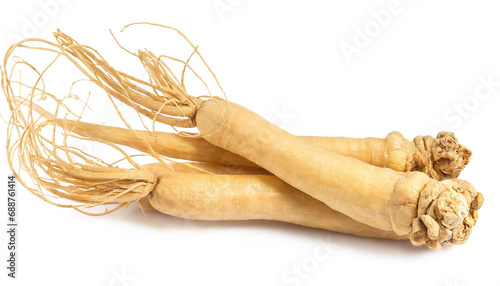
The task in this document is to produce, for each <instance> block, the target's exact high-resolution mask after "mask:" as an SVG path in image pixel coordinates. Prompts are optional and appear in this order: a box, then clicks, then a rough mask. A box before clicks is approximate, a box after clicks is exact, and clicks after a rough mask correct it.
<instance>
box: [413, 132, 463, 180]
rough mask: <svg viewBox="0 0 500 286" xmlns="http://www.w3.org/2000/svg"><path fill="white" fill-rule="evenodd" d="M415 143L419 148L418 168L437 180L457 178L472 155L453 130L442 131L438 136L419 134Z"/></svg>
mask: <svg viewBox="0 0 500 286" xmlns="http://www.w3.org/2000/svg"><path fill="white" fill-rule="evenodd" d="M414 143H415V147H416V148H417V166H416V170H418V171H421V172H424V173H426V174H428V175H429V176H430V177H431V178H433V179H436V180H444V179H451V178H457V177H458V175H459V174H460V172H461V171H462V170H463V169H464V168H465V166H466V165H467V164H468V163H469V161H470V158H471V155H472V152H471V151H470V150H469V148H467V147H465V146H463V145H461V144H460V143H458V140H457V138H456V137H455V134H453V133H451V132H445V131H443V132H440V133H439V134H438V136H437V137H436V138H433V137H432V136H423V137H422V136H418V137H416V138H415V140H414Z"/></svg>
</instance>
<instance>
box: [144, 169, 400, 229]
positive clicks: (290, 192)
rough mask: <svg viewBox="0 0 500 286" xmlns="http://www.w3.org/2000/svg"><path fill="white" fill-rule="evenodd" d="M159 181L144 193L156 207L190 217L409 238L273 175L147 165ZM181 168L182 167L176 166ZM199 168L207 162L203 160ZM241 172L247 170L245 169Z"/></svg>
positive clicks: (162, 210) (161, 210)
mask: <svg viewBox="0 0 500 286" xmlns="http://www.w3.org/2000/svg"><path fill="white" fill-rule="evenodd" d="M147 168H148V169H150V170H152V171H153V172H154V173H155V174H156V175H157V176H158V185H157V186H156V188H155V189H154V190H153V191H152V192H151V193H150V194H149V195H148V200H149V202H150V204H151V205H152V206H153V208H154V209H156V210H158V211H160V212H163V213H166V214H169V215H173V216H176V217H181V218H186V219H194V220H255V219H257V220H262V219H263V220H275V221H283V222H289V223H293V224H298V225H303V226H308V227H313V228H321V229H326V230H331V231H336V232H342V233H348V234H354V235H358V236H365V237H377V238H389V239H408V236H401V235H396V234H395V233H394V232H392V231H383V230H379V229H376V228H373V227H369V226H367V225H365V224H362V223H359V222H357V221H355V220H353V219H351V218H349V217H348V216H346V215H343V214H341V213H339V212H336V211H334V210H332V209H331V208H329V207H328V206H326V205H325V204H324V203H322V202H320V201H318V200H315V199H313V198H312V197H310V196H309V195H307V194H304V193H303V192H301V191H298V190H297V189H295V188H293V187H291V186H290V185H288V184H286V183H284V182H283V181H281V180H280V179H278V178H276V177H275V176H271V175H245V174H242V171H241V170H239V169H238V170H236V173H237V175H234V174H231V175H228V174H226V173H227V172H231V170H227V169H226V170H217V169H215V170H216V171H218V173H217V174H206V173H201V172H200V171H193V169H192V168H186V167H185V166H175V167H174V169H175V172H172V171H171V170H168V169H165V166H164V165H159V164H155V165H149V166H147ZM179 168H180V169H179ZM200 168H203V169H204V168H205V166H203V165H201V166H200ZM243 173H246V171H245V172H243Z"/></svg>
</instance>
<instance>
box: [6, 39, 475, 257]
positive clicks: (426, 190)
mask: <svg viewBox="0 0 500 286" xmlns="http://www.w3.org/2000/svg"><path fill="white" fill-rule="evenodd" d="M176 31H177V30H176ZM177 32H179V31H177ZM179 34H181V35H182V36H183V34H182V33H180V32H179ZM55 35H56V39H57V43H49V42H47V43H46V44H49V45H51V48H50V49H48V50H49V51H51V52H54V53H57V54H60V55H62V56H64V57H66V58H67V59H69V60H70V61H71V62H72V63H73V64H74V65H75V66H77V67H78V68H79V69H80V70H81V71H82V72H83V73H84V74H85V75H86V76H87V77H88V78H89V79H90V80H91V81H92V82H94V83H96V84H97V85H98V86H99V87H101V88H102V89H103V90H105V91H106V92H107V94H108V95H109V96H110V97H114V98H117V99H119V100H121V101H122V102H124V103H126V104H128V105H130V106H132V107H133V108H134V109H135V110H136V111H137V112H139V113H140V114H142V115H144V116H147V117H149V118H151V119H153V120H156V121H158V122H162V123H165V124H168V125H171V126H174V127H175V126H178V127H194V126H196V127H197V128H198V130H199V131H200V132H201V136H203V138H205V139H206V140H207V141H209V142H210V143H211V144H213V145H216V146H218V147H220V148H223V149H225V150H227V151H230V152H233V153H236V154H238V155H240V156H242V157H244V158H246V159H247V160H249V161H251V162H253V163H254V164H256V165H258V166H261V167H263V168H264V169H266V170H268V171H270V172H272V173H273V174H274V175H276V176H277V177H279V178H280V179H282V180H283V181H285V182H287V183H288V184H290V185H291V186H293V187H295V188H297V189H298V190H300V191H302V192H304V193H306V194H308V195H310V196H311V197H314V198H315V199H317V200H320V201H322V202H324V203H325V204H326V205H327V206H329V207H330V208H332V209H334V210H336V211H339V212H341V213H343V214H345V215H347V216H349V217H351V218H352V219H354V220H356V221H359V222H361V223H363V224H366V225H368V226H371V227H373V228H377V229H380V230H383V231H389V232H394V233H396V234H397V235H401V236H407V235H410V239H411V240H412V242H413V243H414V244H420V243H425V244H426V245H428V246H429V247H431V248H438V247H440V246H442V245H444V246H446V245H448V244H450V243H455V244H457V243H463V242H465V240H466V239H467V238H468V236H469V234H470V225H473V223H472V222H474V223H475V219H476V218H477V212H476V213H475V212H474V210H476V209H475V206H480V205H481V203H480V201H482V196H481V195H480V194H479V193H477V192H476V191H475V190H474V188H473V187H472V186H471V185H470V184H469V183H467V182H465V181H458V180H445V181H441V182H438V181H436V180H433V179H430V178H429V176H427V175H425V174H424V173H421V172H406V173H398V172H396V171H394V170H391V169H389V168H380V167H375V166H373V165H370V164H367V163H364V162H361V161H360V160H357V159H354V158H350V157H345V156H342V155H339V154H336V153H332V152H328V151H326V150H323V149H320V148H318V147H316V146H314V145H312V144H311V143H309V142H307V141H306V140H304V139H302V138H298V137H296V136H293V135H291V134H289V133H287V132H285V131H284V130H281V129H280V128H278V127H276V126H274V125H273V124H271V123H269V122H267V121H265V120H264V119H263V118H261V117H260V116H258V115H257V114H255V113H253V112H251V111H249V110H247V109H245V108H243V107H241V106H238V105H236V104H233V103H231V102H228V101H226V100H221V99H218V98H215V97H212V99H208V100H206V98H207V97H198V98H197V97H193V96H190V95H189V94H188V93H187V92H186V89H185V88H184V83H183V79H181V81H180V82H179V81H177V80H176V79H175V78H174V77H172V74H171V72H170V69H169V68H168V66H167V65H166V64H165V62H164V61H163V60H162V58H161V56H160V57H157V56H155V55H154V54H153V53H152V52H149V51H148V52H144V51H139V52H138V53H137V54H136V55H135V56H137V57H138V59H139V60H140V61H141V62H142V63H143V65H144V67H145V69H146V70H147V71H148V74H149V75H150V78H151V83H145V82H142V81H140V80H137V79H135V78H133V77H130V76H128V75H127V74H126V73H123V72H120V71H117V70H115V69H114V68H112V67H111V66H110V64H108V63H107V62H106V61H104V59H102V57H101V56H100V55H99V54H98V53H97V52H96V51H95V50H93V49H91V48H89V47H86V46H83V45H80V44H78V43H77V42H76V41H74V40H73V39H71V38H70V37H69V36H67V35H64V34H62V33H61V32H59V31H58V32H57V33H56V34H55ZM183 37H184V38H185V36H183ZM188 42H189V41H188ZM189 43H190V44H191V42H189ZM21 44H22V43H21ZM18 46H19V44H18ZM191 46H192V47H193V48H194V49H195V52H194V53H196V54H198V55H199V53H198V51H197V49H196V47H194V45H192V44H191ZM12 49H13V48H12ZM12 49H11V50H9V52H8V55H7V56H6V58H8V57H9V56H10V53H11V51H12ZM200 58H201V56H200ZM201 59H202V60H203V58H201ZM4 66H5V64H4ZM185 67H188V65H187V62H185ZM209 70H210V69H209ZM3 72H5V67H4V69H3ZM210 72H211V71H210ZM214 78H215V76H214ZM215 80H216V78H215ZM2 83H4V82H2ZM3 86H5V84H3ZM146 88H147V89H150V90H151V89H152V91H149V90H146ZM11 110H12V108H11ZM181 134H186V133H181ZM417 143H418V142H417ZM418 144H420V146H424V147H425V146H431V147H432V145H433V144H429V140H422V141H421V142H420V143H418ZM424 149H425V150H431V149H427V148H424ZM442 149H443V150H441V151H439V152H437V154H438V157H439V156H441V157H439V158H437V160H438V161H439V160H441V161H442V163H443V165H444V166H451V165H452V164H450V156H449V154H448V153H449V151H450V150H448V149H447V148H442ZM433 156H434V157H435V155H433ZM430 157H431V156H429V158H430ZM433 160H436V158H433ZM43 166H45V165H43ZM49 166H50V165H49ZM433 168H434V167H433ZM428 169H429V170H430V168H428ZM448 169H449V170H448V171H449V172H451V173H449V172H448V174H449V175H452V174H454V173H453V172H454V171H453V170H452V169H453V168H448ZM106 170H107V169H106ZM443 173H445V172H443ZM76 174H77V175H80V173H76ZM87 177H88V176H86V178H87ZM165 187H167V186H165ZM249 191H250V190H249ZM466 225H467V226H468V227H467V226H466ZM450 232H451V236H450V235H449V233H450Z"/></svg>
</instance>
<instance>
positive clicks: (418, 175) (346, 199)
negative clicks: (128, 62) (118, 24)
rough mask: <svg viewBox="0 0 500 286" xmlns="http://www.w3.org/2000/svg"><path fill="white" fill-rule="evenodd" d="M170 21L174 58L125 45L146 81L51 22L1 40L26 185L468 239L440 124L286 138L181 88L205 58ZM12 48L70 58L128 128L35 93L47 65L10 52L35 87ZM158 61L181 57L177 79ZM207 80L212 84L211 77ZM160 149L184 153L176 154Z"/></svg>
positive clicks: (454, 149) (461, 157)
mask: <svg viewBox="0 0 500 286" xmlns="http://www.w3.org/2000/svg"><path fill="white" fill-rule="evenodd" d="M157 26H160V25H157ZM166 28H169V27H166ZM169 29H172V30H174V31H176V32H178V33H179V34H180V35H181V36H182V37H183V38H184V39H185V40H186V41H187V42H188V43H189V44H190V45H191V47H192V48H193V52H192V54H191V55H190V56H189V58H188V59H187V60H186V61H182V60H178V59H175V58H171V57H167V56H156V55H155V54H154V53H153V52H151V51H142V50H139V51H138V52H136V53H130V52H129V53H130V54H132V55H133V56H135V57H136V58H137V59H138V60H139V61H140V63H141V64H142V66H143V67H144V70H145V71H146V72H147V73H148V76H149V78H150V80H149V81H144V80H140V79H138V78H136V77H133V76H131V75H129V74H128V73H125V72H123V71H119V70H117V69H115V68H113V67H112V65H111V64H109V63H108V62H107V61H106V60H105V59H104V58H103V57H102V56H101V55H100V54H99V53H98V52H97V51H96V50H95V49H93V48H91V47H89V46H85V45H82V44H79V43H78V42H76V41H75V40H74V39H73V38H71V37H70V36H68V35H66V34H63V33H62V32H60V31H57V32H56V33H54V36H55V39H56V40H55V42H50V41H46V40H40V39H27V40H24V41H21V42H19V43H17V44H15V45H13V46H11V48H10V49H9V50H8V51H7V54H6V56H5V59H4V63H3V66H2V88H3V91H4V93H5V95H6V98H7V101H8V103H9V107H10V110H11V113H12V116H11V118H10V122H9V124H10V125H9V131H8V136H7V141H8V142H7V143H8V144H7V145H8V149H7V152H8V155H9V164H10V166H11V169H12V171H13V172H14V173H15V174H16V175H17V176H18V177H19V178H21V183H22V184H23V185H24V186H26V188H27V189H29V190H30V191H32V192H33V193H34V194H36V195H37V196H39V197H41V198H42V199H44V200H47V201H49V202H52V203H55V202H54V201H53V199H54V200H57V199H64V200H67V201H71V202H76V203H78V204H77V205H75V204H73V203H68V204H62V203H55V204H56V205H59V206H65V207H74V208H76V209H78V210H80V211H83V210H82V208H83V207H93V206H100V205H108V204H113V205H115V207H114V208H113V209H111V210H107V209H106V210H105V211H104V212H103V213H108V212H110V211H113V210H115V209H117V208H121V207H125V206H128V204H130V203H131V202H135V201H139V202H141V205H143V206H145V205H148V206H150V207H152V208H154V209H156V210H158V211H161V212H164V213H167V214H170V215H174V216H179V217H184V218H189V219H199V220H248V219H268V220H279V221H285V222H290V223H295V224H299V225H305V226H310V227H316V228H323V229H328V230H332V231H339V232H344V233H350V234H355V235H360V236H368V237H381V238H391V239H409V240H410V241H411V242H412V243H413V244H414V245H421V244H425V245H427V246H428V247H430V248H440V247H441V246H449V245H451V244H462V243H464V242H465V241H466V240H467V239H468V237H469V235H470V234H471V229H472V226H474V225H475V224H476V221H477V218H478V212H477V211H478V209H479V208H480V207H481V205H482V202H483V196H482V195H481V194H480V193H478V192H477V191H476V190H475V189H474V187H473V186H472V185H471V184H470V183H469V182H467V181H463V180H459V179H456V177H458V175H459V173H460V171H461V170H462V169H463V168H464V167H465V165H467V163H468V162H469V160H470V155H471V152H470V150H469V149H467V148H466V147H463V146H462V145H460V144H458V142H457V140H456V138H455V137H454V135H453V134H452V133H449V132H442V133H440V134H438V136H437V137H436V138H433V137H430V136H425V137H417V138H415V140H413V141H409V140H407V139H405V138H404V137H403V136H402V135H401V134H400V133H398V132H392V133H390V134H389V135H388V136H387V137H386V138H366V139H350V138H335V137H324V138H323V137H299V136H294V135H292V134H290V133H288V132H286V131H284V130H282V129H280V128H279V127H277V126H275V125H273V124H272V123H270V122H268V121H266V120H264V119H263V118H262V117H260V116H259V115H257V114H255V113H253V112H252V111H250V110H248V109H246V108H244V107H242V106H239V105H237V104H234V103H232V102H230V101H228V100H227V99H223V98H221V97H216V96H212V93H211V92H210V90H208V94H209V96H198V97H195V96H192V95H190V94H189V93H188V92H187V90H186V87H185V85H184V76H185V73H186V71H190V72H192V73H193V74H194V75H196V76H198V74H197V73H196V72H195V71H194V69H192V67H191V66H190V65H189V61H190V59H191V58H192V57H193V56H194V55H196V56H198V57H199V59H201V60H202V62H203V63H205V61H204V60H203V58H202V57H201V55H200V54H199V52H198V49H197V47H195V46H194V45H193V44H192V43H191V42H190V41H189V40H188V39H187V38H186V37H185V36H184V35H183V34H182V33H181V32H180V31H178V30H175V29H173V28H169ZM20 48H23V49H32V50H38V51H39V50H41V51H43V52H48V53H53V54H54V55H55V57H56V59H59V58H64V59H67V60H69V62H70V63H71V64H72V65H73V66H74V67H76V68H77V69H78V70H79V71H80V72H81V73H82V74H83V75H84V76H85V79H86V80H88V81H90V82H92V83H94V84H95V85H97V86H98V87H99V88H101V89H102V91H104V92H105V93H106V95H107V96H108V97H107V99H109V102H110V104H112V105H113V106H114V107H115V109H116V111H117V113H118V115H119V116H120V118H121V120H122V121H123V122H124V123H125V125H126V126H127V128H117V127H109V126H100V125H96V124H91V123H86V122H84V121H81V120H80V116H76V114H74V113H73V112H72V110H71V108H70V107H69V106H67V105H66V104H65V99H66V98H60V97H57V96H55V95H52V94H49V93H48V92H46V91H45V85H44V81H43V75H44V72H45V71H46V70H47V69H48V68H49V67H50V66H51V65H52V64H50V65H49V66H48V67H47V68H45V69H44V70H43V71H41V72H39V71H38V70H37V69H36V68H35V67H34V66H33V65H31V64H29V63H27V62H25V61H23V60H20V59H17V60H15V63H14V66H16V65H24V66H27V67H28V68H29V69H31V70H34V71H36V73H37V74H38V80H37V81H36V82H35V84H34V85H27V84H25V83H21V82H15V81H13V80H12V75H13V72H12V71H11V70H9V69H8V64H9V59H11V58H12V57H14V56H13V52H14V51H15V50H16V49H20ZM167 60H174V61H177V62H181V63H182V64H183V69H182V73H181V76H180V79H178V78H177V77H176V76H175V75H174V72H173V71H172V70H171V69H170V68H169V65H168V64H167ZM205 65H206V64H205ZM206 67H207V69H208V71H209V72H210V73H212V72H211V70H210V68H208V66H207V65H206ZM13 69H14V68H12V70H13ZM212 75H213V73H212ZM198 78H200V77H199V76H198ZM214 79H215V81H216V82H217V84H218V81H217V79H216V78H215V75H214ZM200 80H201V78H200ZM202 82H203V81H202ZM16 84H18V85H19V87H21V86H25V87H26V86H31V88H30V89H29V92H28V93H27V94H28V95H27V96H21V95H16V92H17V89H16V88H15V87H14V86H15V85H16ZM203 84H205V82H203ZM219 88H220V86H219ZM19 90H20V88H19ZM220 90H221V92H222V94H223V95H224V93H223V91H222V89H220ZM224 97H225V95H224ZM46 98H50V99H51V100H53V101H54V102H55V103H56V104H55V106H56V107H55V108H54V110H52V109H51V110H47V109H44V108H42V107H40V106H39V105H38V103H40V102H41V101H42V99H43V100H44V99H46ZM116 100H118V101H120V102H122V103H124V104H126V105H128V106H130V107H131V108H133V110H135V111H136V112H137V114H139V115H140V116H141V117H145V118H149V119H151V120H152V124H153V129H152V131H151V130H147V131H140V130H137V129H136V128H133V127H132V126H131V125H130V124H129V123H128V122H127V118H124V117H123V116H122V115H121V114H120V112H119V110H118V108H116ZM61 110H63V112H61ZM71 116H73V117H76V119H71V118H69V117H71ZM155 124H156V129H157V128H158V124H162V125H163V126H165V125H168V126H172V127H173V128H174V129H176V128H178V127H193V128H194V127H196V128H197V129H198V131H199V134H193V133H187V132H184V131H180V132H178V134H169V133H162V132H158V131H156V129H155ZM47 129H48V131H45V132H44V130H47ZM56 130H57V131H56ZM56 133H57V134H59V133H61V134H62V137H63V138H62V142H63V143H62V144H56V143H55V141H57V140H56ZM46 134H50V135H49V136H47V135H46ZM69 137H78V138H80V139H84V140H92V141H95V142H99V143H100V144H104V145H106V146H108V147H109V148H111V149H113V150H116V151H117V152H118V153H119V154H121V155H122V159H121V160H118V161H116V162H111V163H106V162H104V161H103V160H102V159H101V158H98V157H97V156H95V155H91V154H87V153H86V152H83V151H82V150H79V149H78V148H75V147H72V146H70V145H68V143H67V142H68V140H67V138H69ZM123 146H127V147H131V148H134V149H136V150H139V151H141V152H144V153H147V154H148V156H149V158H151V159H153V160H154V161H155V162H154V163H148V164H142V163H139V162H137V161H136V160H135V158H134V156H133V155H130V154H128V153H127V151H125V149H123ZM172 158H177V159H185V160H191V161H193V162H192V163H185V164H180V163H175V162H174V161H172ZM197 162H204V163H197ZM123 163H126V164H128V166H127V167H124V166H122V165H123ZM120 164H121V165H120ZM28 179H29V180H30V181H29V182H28ZM44 191H48V192H49V194H47V193H44Z"/></svg>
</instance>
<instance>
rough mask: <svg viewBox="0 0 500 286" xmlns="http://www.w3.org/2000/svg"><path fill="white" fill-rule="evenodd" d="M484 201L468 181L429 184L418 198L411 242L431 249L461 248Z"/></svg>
mask: <svg viewBox="0 0 500 286" xmlns="http://www.w3.org/2000/svg"><path fill="white" fill-rule="evenodd" d="M483 201H484V197H483V195H482V194H481V193H478V192H477V191H476V190H475V189H474V187H473V186H472V185H471V184H470V183H469V182H467V181H462V180H458V179H452V180H445V181H441V182H439V181H432V182H430V183H429V184H428V185H427V186H426V187H425V188H424V190H423V191H422V192H421V194H420V198H419V202H418V211H417V217H416V218H415V219H414V220H413V224H412V231H411V235H410V241H411V243H412V244H413V245H416V246H419V245H423V244H425V245H427V246H428V247H429V248H431V249H439V248H441V247H449V246H451V245H452V244H464V243H465V242H466V241H467V239H468V238H469V236H470V234H471V232H472V227H473V226H474V225H475V224H476V222H477V219H478V210H479V209H480V208H481V206H482V204H483Z"/></svg>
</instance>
